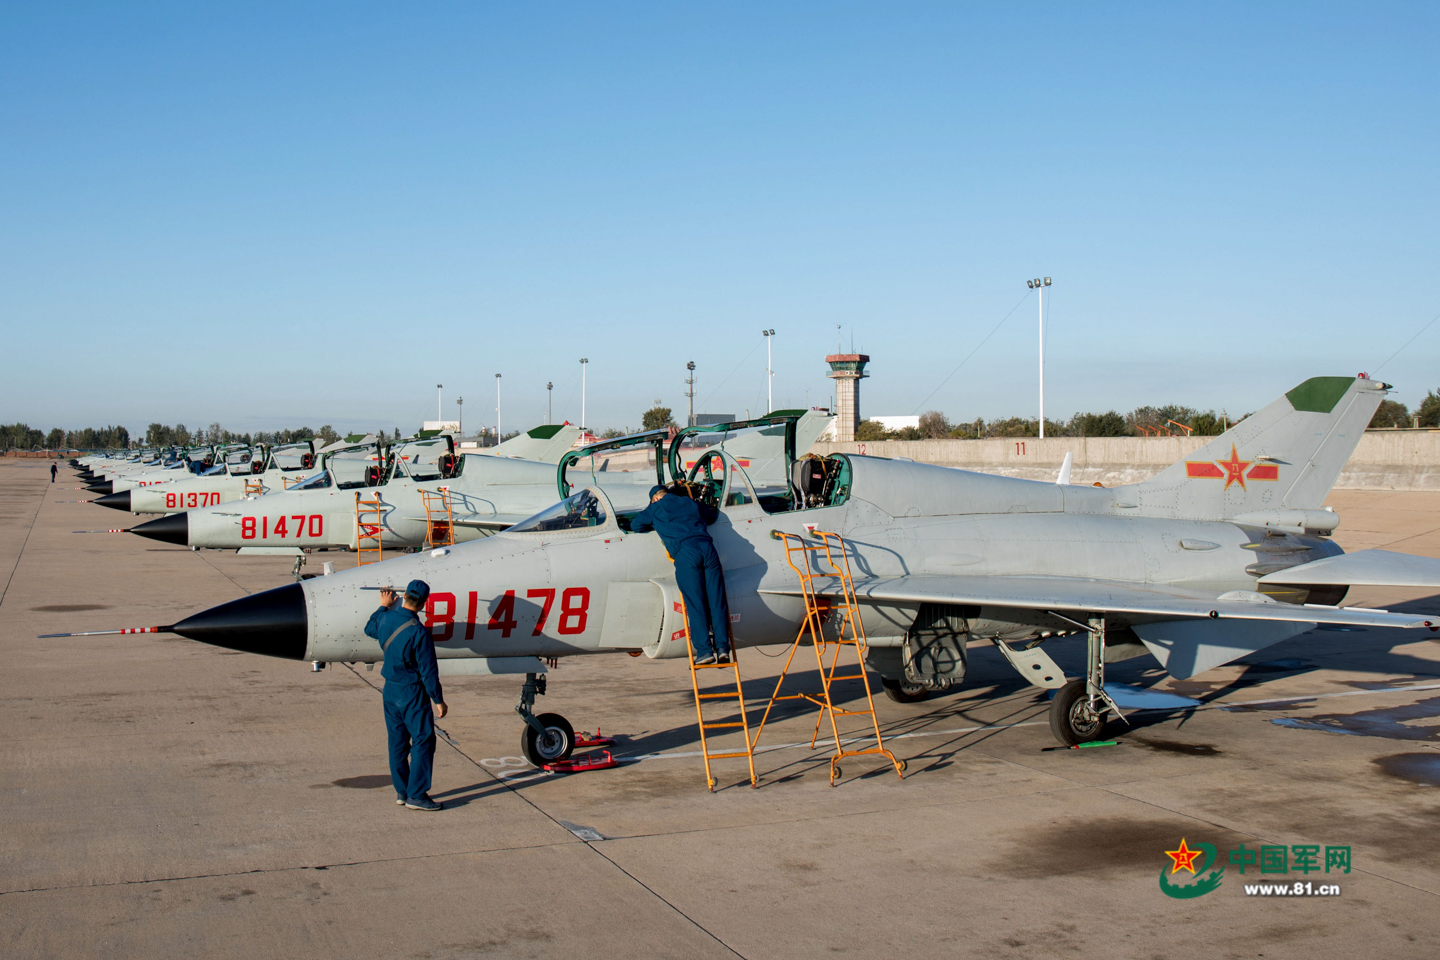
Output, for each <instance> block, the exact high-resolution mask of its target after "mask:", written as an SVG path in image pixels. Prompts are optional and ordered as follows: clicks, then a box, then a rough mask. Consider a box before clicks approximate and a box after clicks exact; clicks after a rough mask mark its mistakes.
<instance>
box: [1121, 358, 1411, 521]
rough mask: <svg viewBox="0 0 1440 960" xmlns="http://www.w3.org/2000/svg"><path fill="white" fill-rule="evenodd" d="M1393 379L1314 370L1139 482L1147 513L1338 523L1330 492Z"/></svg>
mask: <svg viewBox="0 0 1440 960" xmlns="http://www.w3.org/2000/svg"><path fill="white" fill-rule="evenodd" d="M1389 386H1390V385H1389V384H1386V383H1381V382H1380V381H1378V380H1371V379H1369V378H1367V377H1366V376H1365V375H1364V374H1361V375H1360V376H1359V377H1357V378H1355V379H1351V378H1350V377H1312V378H1311V379H1309V380H1306V381H1305V382H1304V383H1302V384H1300V385H1299V386H1298V387H1296V388H1295V389H1293V390H1291V391H1290V392H1289V393H1287V394H1285V396H1283V397H1281V398H1280V399H1279V400H1276V401H1275V402H1274V403H1272V404H1270V405H1269V406H1268V407H1266V408H1265V409H1263V410H1261V411H1260V412H1259V413H1256V414H1254V415H1253V416H1250V417H1247V418H1245V419H1244V420H1242V421H1241V422H1239V423H1237V424H1236V425H1235V426H1234V427H1231V428H1230V429H1229V430H1228V431H1226V432H1225V433H1223V434H1221V435H1220V436H1219V437H1216V438H1215V439H1214V440H1213V441H1211V442H1210V443H1207V444H1206V445H1205V446H1203V447H1201V448H1200V449H1199V450H1197V451H1195V452H1194V453H1193V454H1191V455H1190V456H1189V457H1187V458H1186V459H1184V460H1182V461H1180V462H1179V463H1174V464H1171V465H1170V466H1169V467H1167V468H1165V469H1164V470H1163V471H1161V472H1160V473H1158V474H1156V475H1155V476H1154V477H1151V478H1150V479H1149V480H1146V481H1145V482H1144V483H1139V484H1136V485H1135V486H1134V487H1130V488H1121V489H1127V490H1133V491H1134V492H1135V493H1136V496H1137V499H1138V500H1139V503H1138V504H1137V506H1139V507H1140V508H1141V509H1140V511H1139V512H1140V513H1141V514H1142V515H1146V516H1164V517H1179V518H1183V519H1191V520H1240V521H1242V522H1248V523H1255V524H1257V525H1259V526H1266V525H1268V526H1274V527H1281V528H1292V529H1312V530H1319V531H1324V532H1328V531H1329V530H1333V529H1334V527H1335V520H1334V515H1333V514H1327V512H1326V511H1323V510H1321V509H1320V508H1321V505H1322V504H1323V503H1324V502H1325V497H1326V495H1328V494H1329V493H1330V488H1331V487H1333V486H1334V485H1335V480H1336V478H1337V477H1339V476H1340V470H1341V469H1342V468H1343V467H1344V466H1345V461H1347V460H1349V459H1350V454H1352V453H1353V452H1354V451H1355V445H1356V444H1358V443H1359V442H1360V437H1361V436H1363V435H1364V433H1365V427H1366V426H1367V425H1368V424H1369V423H1370V419H1371V417H1373V416H1374V415H1375V410H1376V408H1377V407H1379V406H1380V401H1381V400H1383V399H1384V397H1385V393H1386V391H1387V390H1388V388H1389Z"/></svg>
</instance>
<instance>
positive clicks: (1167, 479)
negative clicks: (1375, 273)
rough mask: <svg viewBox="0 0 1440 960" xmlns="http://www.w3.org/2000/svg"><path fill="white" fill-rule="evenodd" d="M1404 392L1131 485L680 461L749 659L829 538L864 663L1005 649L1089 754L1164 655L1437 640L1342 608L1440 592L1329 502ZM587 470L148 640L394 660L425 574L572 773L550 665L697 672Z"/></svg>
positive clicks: (843, 465)
mask: <svg viewBox="0 0 1440 960" xmlns="http://www.w3.org/2000/svg"><path fill="white" fill-rule="evenodd" d="M1387 389H1388V386H1387V385H1386V384H1383V383H1380V382H1378V381H1375V380H1371V379H1368V378H1366V377H1365V376H1364V375H1361V376H1360V377H1358V378H1350V377H1319V378H1314V379H1311V380H1307V381H1305V382H1304V383H1302V384H1300V385H1299V386H1297V387H1296V388H1295V389H1293V390H1291V391H1289V392H1288V393H1286V394H1285V395H1284V396H1283V397H1281V398H1280V399H1278V400H1276V401H1275V402H1274V403H1272V404H1270V405H1269V406H1267V407H1266V408H1265V409H1263V410H1261V411H1260V412H1259V413H1257V414H1255V415H1253V416H1251V417H1249V418H1247V419H1245V420H1243V421H1242V422H1241V423H1239V424H1237V425H1236V426H1235V427H1234V428H1232V429H1231V430H1229V431H1228V432H1226V433H1225V434H1223V435H1222V436H1220V437H1218V438H1216V439H1215V440H1213V441H1211V442H1210V443H1209V444H1207V445H1206V446H1204V447H1202V448H1201V449H1200V450H1198V451H1196V453H1195V454H1193V455H1192V456H1191V457H1190V458H1187V459H1186V460H1183V461H1180V462H1178V463H1175V464H1173V465H1172V466H1170V467H1169V468H1167V469H1166V470H1164V471H1162V472H1161V473H1160V474H1158V475H1157V476H1155V477H1153V478H1151V479H1149V480H1147V481H1145V482H1143V483H1138V484H1130V485H1126V486H1119V487H1114V488H1100V487H1084V486H1072V485H1067V484H1055V483H1042V482H1037V481H1029V480H1020V479H1013V478H1008V477H999V476H992V475H986V474H979V473H972V472H967V471H963V470H954V469H950V468H945V467H938V466H930V465H925V464H919V463H913V462H910V461H900V460H886V459H880V458H875V457H865V456H855V455H849V454H832V455H830V456H828V457H825V458H823V459H817V458H806V459H797V458H796V454H795V446H794V439H793V437H794V432H793V418H792V419H790V420H789V421H787V420H786V418H783V417H779V418H775V420H774V421H773V422H771V423H769V424H767V423H765V421H763V420H762V421H758V422H756V423H755V424H751V425H752V426H755V425H757V424H758V425H760V426H784V427H785V431H784V432H785V436H784V437H783V438H782V439H783V442H784V446H785V449H784V451H783V455H784V457H785V459H786V461H787V463H788V464H789V467H790V471H789V480H788V482H787V483H786V484H784V486H783V487H780V488H775V487H770V488H768V489H767V488H766V487H765V486H761V485H757V484H755V483H753V482H752V481H751V478H750V477H749V476H748V475H747V471H746V469H745V468H744V467H743V466H741V465H740V464H739V463H738V462H736V458H734V457H733V455H731V454H730V453H729V452H728V451H727V450H726V449H725V444H723V443H722V444H719V445H715V446H712V447H711V448H710V449H709V450H707V451H706V452H705V453H704V455H703V456H701V457H699V458H698V459H697V460H696V462H695V463H694V465H693V466H691V467H690V468H689V469H688V470H685V469H684V467H683V462H684V459H683V458H684V449H685V441H686V439H687V436H688V435H690V434H691V433H692V432H693V431H682V432H681V434H680V436H679V437H677V438H676V441H674V442H672V443H671V445H670V450H669V452H668V457H667V461H668V466H669V468H670V474H671V476H672V477H675V476H680V475H683V476H685V477H687V478H689V479H690V480H692V481H694V482H696V483H697V484H698V485H699V486H700V488H701V490H702V491H703V492H702V494H701V495H702V496H704V497H706V498H708V499H710V500H712V501H713V502H714V503H715V504H716V505H717V506H718V507H719V510H720V519H719V520H718V521H717V522H716V523H715V524H714V525H713V527H712V528H711V532H712V535H713V536H714V538H715V542H716V546H717V548H718V550H719V553H720V556H721V559H722V561H723V563H724V567H725V574H726V583H727V587H728V591H729V596H730V610H731V613H732V621H733V632H734V640H735V645H736V647H737V648H744V647H750V646H757V645H763V644H779V643H789V642H791V641H792V640H793V639H794V637H795V635H796V630H797V627H798V625H799V624H800V623H801V621H802V618H804V617H805V616H806V614H807V608H806V602H805V600H804V599H803V597H802V590H801V586H800V584H799V582H798V581H799V578H798V576H797V575H796V574H795V572H794V571H793V570H792V569H791V568H790V566H789V565H788V564H787V562H786V559H785V543H784V542H783V538H782V537H781V535H784V534H789V535H792V536H796V537H802V538H803V537H807V536H810V535H812V534H813V533H814V532H815V531H825V532H833V533H836V534H839V535H840V536H841V537H843V538H844V541H845V543H846V545H847V546H846V551H847V558H848V560H849V562H850V564H851V567H852V568H853V570H854V571H855V580H854V588H855V593H856V595H857V596H858V598H859V601H860V603H861V606H862V620H863V626H864V631H865V634H866V636H867V637H868V646H869V654H868V662H869V664H870V666H871V667H872V668H873V669H874V670H876V671H877V672H878V673H879V674H880V675H881V677H882V679H883V680H884V682H885V685H886V688H887V690H888V691H891V692H893V693H895V694H896V695H897V697H898V698H899V699H913V698H915V697H918V696H919V695H920V694H922V693H924V692H925V691H928V690H937V689H945V688H947V687H950V686H952V685H954V684H957V683H960V682H961V681H963V679H964V676H965V668H966V662H967V658H968V653H967V643H968V642H970V641H990V642H992V643H994V644H995V645H996V647H997V648H998V649H999V650H1000V652H1001V653H1002V654H1003V655H1004V656H1005V658H1006V659H1007V660H1008V661H1009V662H1010V663H1011V664H1012V665H1014V667H1015V669H1016V670H1017V671H1018V672H1019V673H1020V675H1021V676H1023V677H1024V678H1025V679H1026V680H1027V681H1028V682H1030V683H1031V684H1033V685H1035V686H1036V687H1039V688H1042V689H1047V690H1055V691H1056V694H1055V696H1054V699H1053V701H1052V703H1051V708H1050V720H1051V727H1052V730H1053V732H1054V733H1055V735H1056V737H1057V739H1059V740H1060V741H1061V742H1062V743H1067V744H1074V743H1078V742H1083V741H1090V740H1094V739H1096V738H1098V736H1099V735H1100V734H1101V732H1102V731H1103V728H1104V725H1105V723H1106V721H1107V719H1109V717H1110V716H1111V715H1114V716H1119V715H1120V710H1119V708H1118V707H1117V706H1116V705H1115V704H1114V703H1113V702H1112V701H1111V700H1110V699H1109V697H1108V696H1107V695H1106V693H1105V691H1104V669H1105V664H1106V663H1109V662H1114V661H1116V660H1121V659H1125V658H1128V657H1132V656H1138V655H1145V654H1147V653H1148V654H1150V655H1153V656H1154V657H1155V658H1156V659H1157V660H1158V661H1159V663H1160V664H1161V666H1163V667H1164V668H1165V669H1166V670H1167V671H1168V672H1169V673H1170V674H1171V675H1172V676H1175V677H1181V678H1184V677H1189V676H1192V675H1194V674H1197V673H1200V672H1203V671H1205V670H1208V669H1210V668H1212V667H1215V666H1219V665H1220V664H1223V663H1226V662H1228V661H1230V660H1233V659H1235V658H1237V657H1240V656H1244V655H1246V654H1248V653H1251V652H1253V651H1256V650H1259V649H1261V648H1263V647H1265V646H1268V645H1270V644H1273V643H1276V642H1278V641H1280V640H1284V639H1286V638H1288V637H1292V636H1295V635H1297V634H1300V633H1303V632H1305V631H1307V630H1309V629H1311V628H1312V627H1314V626H1315V625H1317V624H1320V623H1326V624H1344V625H1360V626H1384V627H1403V628H1415V629H1418V628H1428V629H1430V630H1432V631H1433V630H1436V629H1440V623H1434V622H1432V621H1431V620H1430V619H1428V618H1426V617H1423V616H1419V615H1412V614H1399V613H1390V612H1386V611H1383V610H1369V609H1360V608H1353V607H1352V608H1343V607H1340V606H1337V604H1338V603H1339V602H1340V600H1341V598H1342V597H1343V596H1344V594H1345V591H1346V589H1347V585H1349V584H1395V585H1415V586H1440V561H1436V560H1427V559H1424V558H1419V557H1408V556H1404V555H1400V554H1393V553H1388V552H1386V551H1379V550H1366V551H1361V552H1358V553H1355V554H1349V555H1346V554H1344V553H1343V552H1342V551H1341V550H1340V548H1339V547H1338V546H1337V545H1336V544H1335V543H1334V542H1333V541H1332V540H1330V539H1329V535H1330V534H1331V533H1332V532H1333V531H1334V530H1335V528H1336V526H1337V525H1338V523H1339V517H1338V516H1337V515H1336V514H1335V513H1333V512H1332V511H1330V510H1328V509H1326V508H1325V507H1324V506H1323V504H1324V499H1325V497H1326V495H1327V494H1328V492H1329V490H1330V488H1331V486H1332V485H1333V484H1334V482H1335V479H1336V477H1337V476H1338V474H1339V472H1340V469H1341V468H1342V466H1343V465H1344V463H1345V461H1346V460H1347V459H1348V458H1349V456H1350V453H1351V452H1352V451H1353V449H1354V447H1355V444H1356V443H1357V442H1358V440H1359V438H1360V436H1361V435H1362V433H1363V431H1364V429H1365V426H1366V424H1367V423H1368V422H1369V421H1370V418H1371V416H1372V415H1373V414H1374V411H1375V409H1376V407H1377V406H1378V405H1379V403H1380V401H1381V399H1382V398H1383V397H1384V396H1385V395H1386V391H1387ZM702 429H705V428H702ZM720 429H726V430H728V429H729V428H720ZM646 442H649V441H648V440H646V439H645V438H639V439H638V440H637V443H642V444H643V443H646ZM570 466H572V464H567V463H564V462H562V464H561V466H560V468H559V473H560V477H559V481H560V485H561V487H562V489H564V488H565V487H566V486H567V485H568V482H569V480H570V479H573V480H575V481H577V482H576V483H575V485H574V487H573V492H571V493H570V494H569V495H568V496H567V497H566V498H565V499H564V500H562V501H561V502H559V503H557V504H554V505H552V506H551V507H549V508H547V509H546V510H543V511H541V512H539V513H537V514H536V515H535V516H533V517H530V518H529V519H527V520H525V521H524V522H522V523H518V524H516V525H514V526H513V527H511V528H510V529H508V530H506V531H504V532H501V533H497V534H496V535H495V536H492V537H489V538H487V539H484V540H481V541H477V542H473V543H465V544H460V545H456V546H453V547H446V548H439V549H435V550H432V551H429V552H424V553H418V554H414V555H409V556H403V557H399V558H396V559H394V560H390V561H386V562H385V563H382V564H374V565H369V566H364V567H360V568H357V569H353V570H348V571H345V572H343V573H335V574H332V575H329V576H322V577H316V578H314V579H311V580H307V581H305V582H303V583H297V584H293V585H289V586H285V587H280V588H277V589H274V590H270V591H266V592H264V593H259V594H255V595H252V596H247V597H242V598H240V599H238V600H234V601H231V602H230V603H226V604H222V605H220V606H218V607H214V608H212V609H209V610H205V611H203V612H200V613H197V614H195V615H194V616H192V617H189V618H187V619H185V620H182V621H181V622H179V623H176V624H173V625H169V626H163V627H154V628H142V629H144V630H147V631H148V630H154V631H157V632H173V633H176V634H179V635H181V636H184V637H188V638H191V639H194V640H198V641H202V642H205V643H211V644H215V645H217V646H222V647H227V648H230V649H235V650H242V651H247V652H252V653H259V654H266V655H269V656H275V657H285V658H290V659H294V660H310V661H314V662H316V663H324V662H327V661H330V662H333V661H346V662H375V661H378V660H380V659H381V651H380V649H379V645H378V644H376V643H375V642H374V641H373V640H371V639H369V638H367V637H366V636H365V635H364V633H363V627H364V624H365V621H366V618H367V617H368V616H369V615H370V613H371V611H372V610H373V609H374V607H375V601H374V599H373V598H374V596H375V594H374V593H373V592H372V591H373V590H375V589H376V588H378V587H381V586H389V585H403V584H404V583H406V582H408V581H409V580H410V579H413V578H420V579H423V580H425V581H427V582H428V583H429V584H430V586H431V591H432V592H431V594H430V599H429V601H428V604H427V607H426V610H425V617H424V620H425V622H426V623H427V624H428V625H429V627H430V629H431V631H432V633H433V636H434V639H435V645H436V651H437V653H438V654H439V656H440V658H441V660H440V663H441V668H442V672H446V673H511V672H513V673H525V674H526V675H527V677H526V681H527V682H526V683H525V685H524V686H523V687H522V696H521V703H520V705H519V707H517V710H518V711H519V712H520V713H521V715H522V717H523V718H524V720H525V722H526V727H525V730H524V731H523V734H522V749H524V751H525V755H526V756H527V757H528V758H530V759H531V760H532V762H537V763H540V762H550V761H552V760H555V759H559V758H563V757H564V756H567V755H568V752H569V750H570V749H571V747H572V746H573V742H574V738H573V731H572V728H571V726H570V724H569V723H568V722H567V721H566V720H565V719H564V718H563V717H561V716H559V715H558V714H544V715H542V716H540V717H536V716H535V715H534V714H533V713H532V712H531V710H530V707H531V706H532V705H533V703H534V699H535V695H536V694H537V693H542V692H544V691H543V679H544V678H543V677H540V676H539V675H540V674H541V673H543V670H544V668H543V665H542V664H541V663H540V661H538V660H536V659H535V658H548V657H562V656H575V655H589V654H599V653H614V652H637V651H640V652H644V653H645V654H647V655H648V656H650V657H653V658H670V657H680V656H685V655H686V654H687V643H686V639H685V624H684V622H683V618H682V614H681V609H680V595H679V592H678V590H677V589H676V586H675V581H674V576H673V569H672V567H671V564H670V562H669V560H668V558H667V557H666V554H665V551H664V548H663V547H662V545H661V544H660V542H659V540H658V538H657V537H656V536H654V535H653V534H648V533H647V534H634V533H630V532H628V531H627V527H628V524H629V517H630V515H632V512H633V510H634V506H633V505H626V506H624V507H621V506H620V505H618V504H616V503H614V502H612V500H611V499H610V497H609V496H608V495H607V492H606V490H605V489H604V488H603V487H601V486H600V485H597V484H594V483H591V484H586V485H583V486H582V485H581V484H580V483H579V482H578V481H579V480H580V479H581V478H580V477H578V476H571V477H568V478H567V472H568V471H569V467H570ZM721 467H723V469H720V468H721ZM707 477H708V479H707ZM839 589H840V587H839V585H838V584H835V585H834V586H831V587H825V588H823V589H822V591H821V592H822V594H827V595H828V594H834V593H837V592H838V591H839ZM1078 633H1083V634H1085V635H1086V636H1087V639H1088V653H1089V655H1088V657H1087V666H1086V671H1085V675H1084V676H1083V677H1078V678H1067V677H1066V676H1065V675H1064V673H1063V672H1062V671H1061V670H1060V669H1059V668H1058V667H1057V666H1056V664H1055V663H1054V662H1053V660H1051V658H1050V657H1049V656H1048V655H1047V654H1046V653H1045V651H1044V647H1043V645H1044V643H1045V642H1046V641H1047V640H1049V639H1050V638H1053V637H1056V636H1060V635H1064V634H1078ZM1015 644H1023V645H1022V646H1015ZM537 678H538V680H537Z"/></svg>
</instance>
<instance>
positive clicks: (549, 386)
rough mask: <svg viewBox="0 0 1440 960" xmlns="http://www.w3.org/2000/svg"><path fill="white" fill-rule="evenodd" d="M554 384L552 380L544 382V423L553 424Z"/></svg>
mask: <svg viewBox="0 0 1440 960" xmlns="http://www.w3.org/2000/svg"><path fill="white" fill-rule="evenodd" d="M554 400H555V383H554V381H552V380H546V381H545V422H546V423H554V422H555V404H554V402H553V401H554Z"/></svg>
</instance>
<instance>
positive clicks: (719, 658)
mask: <svg viewBox="0 0 1440 960" xmlns="http://www.w3.org/2000/svg"><path fill="white" fill-rule="evenodd" d="M715 662H716V663H729V662H730V651H729V650H723V651H721V652H720V653H719V654H717V655H716V657H715Z"/></svg>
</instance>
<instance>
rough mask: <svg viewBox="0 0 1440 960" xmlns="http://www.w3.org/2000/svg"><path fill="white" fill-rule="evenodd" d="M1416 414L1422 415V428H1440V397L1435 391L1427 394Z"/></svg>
mask: <svg viewBox="0 0 1440 960" xmlns="http://www.w3.org/2000/svg"><path fill="white" fill-rule="evenodd" d="M1416 413H1418V414H1420V426H1422V427H1440V396H1437V395H1436V394H1435V391H1433V390H1431V391H1429V392H1427V393H1426V394H1425V399H1424V400H1421V401H1420V409H1419V410H1417V411H1416Z"/></svg>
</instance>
